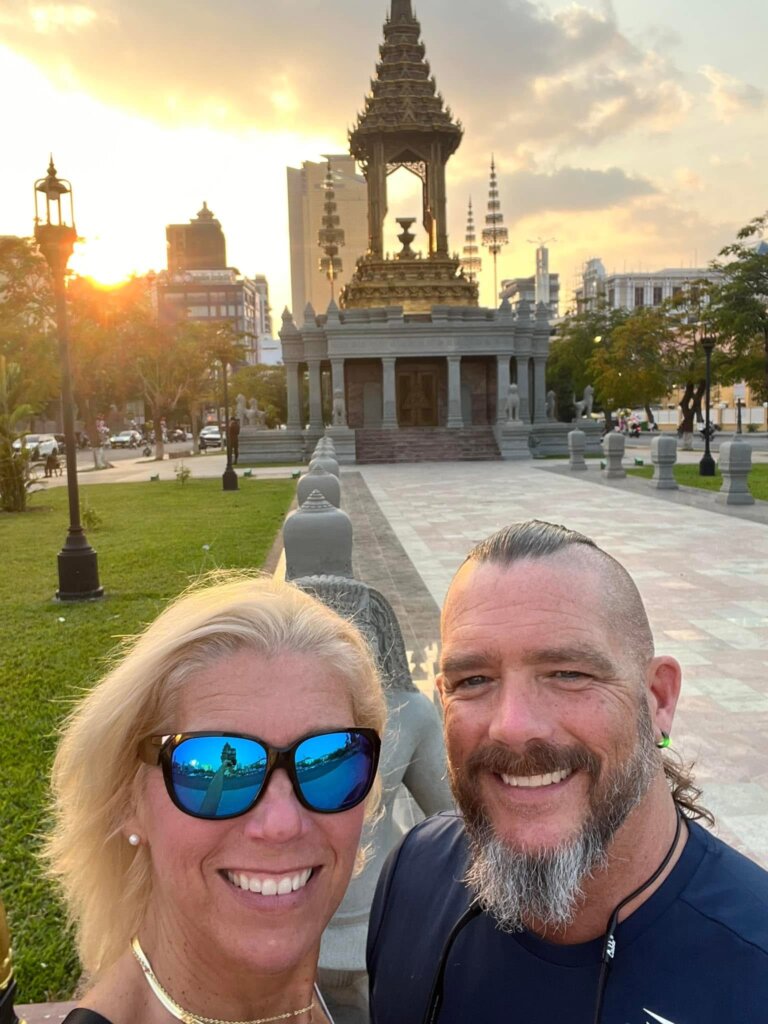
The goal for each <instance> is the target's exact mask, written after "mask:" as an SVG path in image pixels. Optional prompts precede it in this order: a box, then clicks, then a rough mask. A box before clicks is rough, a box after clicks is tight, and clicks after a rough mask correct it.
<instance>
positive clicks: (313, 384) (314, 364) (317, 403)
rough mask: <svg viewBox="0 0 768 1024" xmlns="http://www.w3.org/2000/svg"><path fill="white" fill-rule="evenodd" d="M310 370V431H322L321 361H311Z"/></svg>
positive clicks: (308, 365) (308, 364) (309, 362)
mask: <svg viewBox="0 0 768 1024" xmlns="http://www.w3.org/2000/svg"><path fill="white" fill-rule="evenodd" d="M307 367H308V369H309V429H310V430H322V429H323V427H324V424H323V395H322V388H321V383H320V360H319V359H310V360H309V361H308V362H307Z"/></svg>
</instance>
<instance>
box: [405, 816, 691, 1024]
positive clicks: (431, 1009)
mask: <svg viewBox="0 0 768 1024" xmlns="http://www.w3.org/2000/svg"><path fill="white" fill-rule="evenodd" d="M682 828H683V815H682V814H681V813H680V811H679V810H678V811H677V824H676V827H675V837H674V839H673V840H672V845H671V846H670V848H669V849H668V850H667V852H666V854H665V856H664V859H663V860H662V862H661V864H659V866H658V867H657V868H656V870H655V871H654V872H653V874H652V875H651V876H650V878H648V879H646V881H645V882H643V884H642V885H641V886H639V887H638V888H637V889H635V890H634V892H631V893H630V894H629V896H625V897H624V899H623V900H622V901H621V903H619V904H618V905H617V906H616V907H615V909H614V911H613V913H612V914H611V916H610V918H609V920H608V927H607V928H606V931H605V937H604V939H603V952H602V957H601V961H602V962H601V965H600V977H599V978H598V982H597V996H596V998H595V1015H594V1018H593V1024H600V1020H601V1017H602V1012H603V999H604V998H605V989H606V986H607V984H608V975H609V973H610V969H611V965H612V964H613V960H614V957H615V956H616V936H615V934H614V933H615V931H616V926H617V924H618V921H619V914H620V913H621V911H622V910H623V909H624V907H626V905H627V904H628V903H631V902H632V901H633V900H634V899H637V897H638V896H639V895H640V894H641V893H644V892H645V890H646V889H648V888H649V886H651V885H653V883H654V882H655V881H657V880H658V878H659V877H660V876H661V875H662V874H663V873H664V870H665V869H666V867H667V865H668V864H669V862H670V861H671V860H672V857H673V856H674V853H675V850H676V849H677V844H678V841H679V839H680V833H681V831H682ZM482 912H483V911H482V908H481V907H480V905H479V904H477V903H471V904H470V905H469V907H468V908H467V909H466V910H465V911H464V913H463V914H462V915H461V917H460V918H459V919H458V921H457V922H456V924H455V925H454V926H453V928H451V931H450V933H449V935H448V938H447V939H446V940H445V944H444V946H443V949H442V952H441V954H440V960H439V961H438V968H437V973H436V974H435V978H434V981H433V982H432V988H431V990H430V993H429V1000H428V1002H427V1010H426V1013H425V1014H424V1017H423V1018H422V1024H436V1021H437V1018H438V1015H439V1013H440V1009H441V1007H442V1004H443V989H444V985H445V971H446V968H447V966H448V957H449V956H450V953H451V949H452V947H453V944H454V942H455V941H456V939H457V938H458V936H459V933H460V932H461V931H463V929H464V928H466V926H467V925H468V924H469V922H470V921H472V920H473V919H474V918H476V917H478V916H479V915H480V914H481V913H482Z"/></svg>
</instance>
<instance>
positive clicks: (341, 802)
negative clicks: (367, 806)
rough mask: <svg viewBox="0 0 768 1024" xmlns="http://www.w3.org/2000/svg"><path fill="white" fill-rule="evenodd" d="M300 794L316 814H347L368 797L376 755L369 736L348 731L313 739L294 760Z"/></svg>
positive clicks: (301, 748)
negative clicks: (322, 812) (336, 812)
mask: <svg viewBox="0 0 768 1024" xmlns="http://www.w3.org/2000/svg"><path fill="white" fill-rule="evenodd" d="M295 765H296V777H297V778H298V780H299V788H300V789H301V795H302V796H303V797H304V799H305V800H306V802H307V803H308V804H309V805H310V806H311V807H312V808H314V810H316V811H346V810H349V808H350V807H354V806H355V805H356V804H359V803H360V801H361V800H364V799H365V797H366V796H367V795H368V792H369V790H370V788H371V786H372V785H373V779H374V776H375V765H376V754H375V751H374V746H373V743H372V742H371V740H370V739H369V737H368V736H366V735H364V734H362V733H359V732H356V731H355V730H352V729H350V730H346V731H344V732H331V733H326V734H325V735H322V736H311V737H310V738H309V739H306V740H304V742H303V743H300V744H299V746H298V748H297V749H296V757H295Z"/></svg>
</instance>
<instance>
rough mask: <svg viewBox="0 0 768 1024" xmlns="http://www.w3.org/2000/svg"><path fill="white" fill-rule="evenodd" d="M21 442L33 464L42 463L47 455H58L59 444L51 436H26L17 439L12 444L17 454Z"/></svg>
mask: <svg viewBox="0 0 768 1024" xmlns="http://www.w3.org/2000/svg"><path fill="white" fill-rule="evenodd" d="M22 441H23V443H24V448H25V450H26V451H28V452H29V457H30V459H31V460H32V461H33V462H42V461H45V459H47V458H48V456H49V455H58V454H59V442H58V441H57V440H56V438H55V437H54V436H53V434H27V435H25V437H24V438H18V439H17V440H15V441H14V442H13V447H14V449H15V450H16V451H17V452H20V451H21V445H22Z"/></svg>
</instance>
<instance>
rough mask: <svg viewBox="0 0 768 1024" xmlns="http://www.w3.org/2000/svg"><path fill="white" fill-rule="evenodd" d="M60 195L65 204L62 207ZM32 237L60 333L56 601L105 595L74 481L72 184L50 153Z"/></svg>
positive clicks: (37, 184) (74, 238)
mask: <svg viewBox="0 0 768 1024" xmlns="http://www.w3.org/2000/svg"><path fill="white" fill-rule="evenodd" d="M62 200H64V209H62ZM35 239H36V241H37V244H38V246H39V248H40V251H41V252H42V254H43V256H44V257H45V259H46V261H47V263H48V266H49V267H50V269H51V278H52V280H53V293H54V297H55V300H56V330H57V333H58V336H59V362H60V364H61V405H62V411H63V416H64V447H65V451H66V459H67V493H68V496H69V531H68V533H67V538H66V540H65V542H64V547H63V548H62V549H61V551H60V552H59V559H58V568H59V589H58V590H57V591H56V596H57V598H58V599H59V600H60V601H87V600H89V599H92V598H97V597H103V595H104V588H103V587H102V586H101V584H100V583H99V566H98V561H97V558H96V552H95V551H94V550H93V548H92V547H91V546H90V544H89V543H88V541H87V539H86V536H85V532H84V530H83V527H82V525H81V523H80V497H79V493H78V487H77V450H76V448H75V414H74V405H73V401H72V378H71V374H70V367H69V338H68V331H67V301H66V291H65V287H64V277H65V275H66V272H67V263H68V262H69V258H70V256H71V255H72V251H73V249H74V246H75V242H76V241H77V231H76V230H75V222H74V215H73V208H72V186H71V185H70V183H69V182H68V181H63V180H62V179H61V178H58V177H57V176H56V168H55V167H54V165H53V157H51V161H50V164H49V165H48V174H47V175H46V177H45V178H40V179H39V180H38V181H36V182H35Z"/></svg>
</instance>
